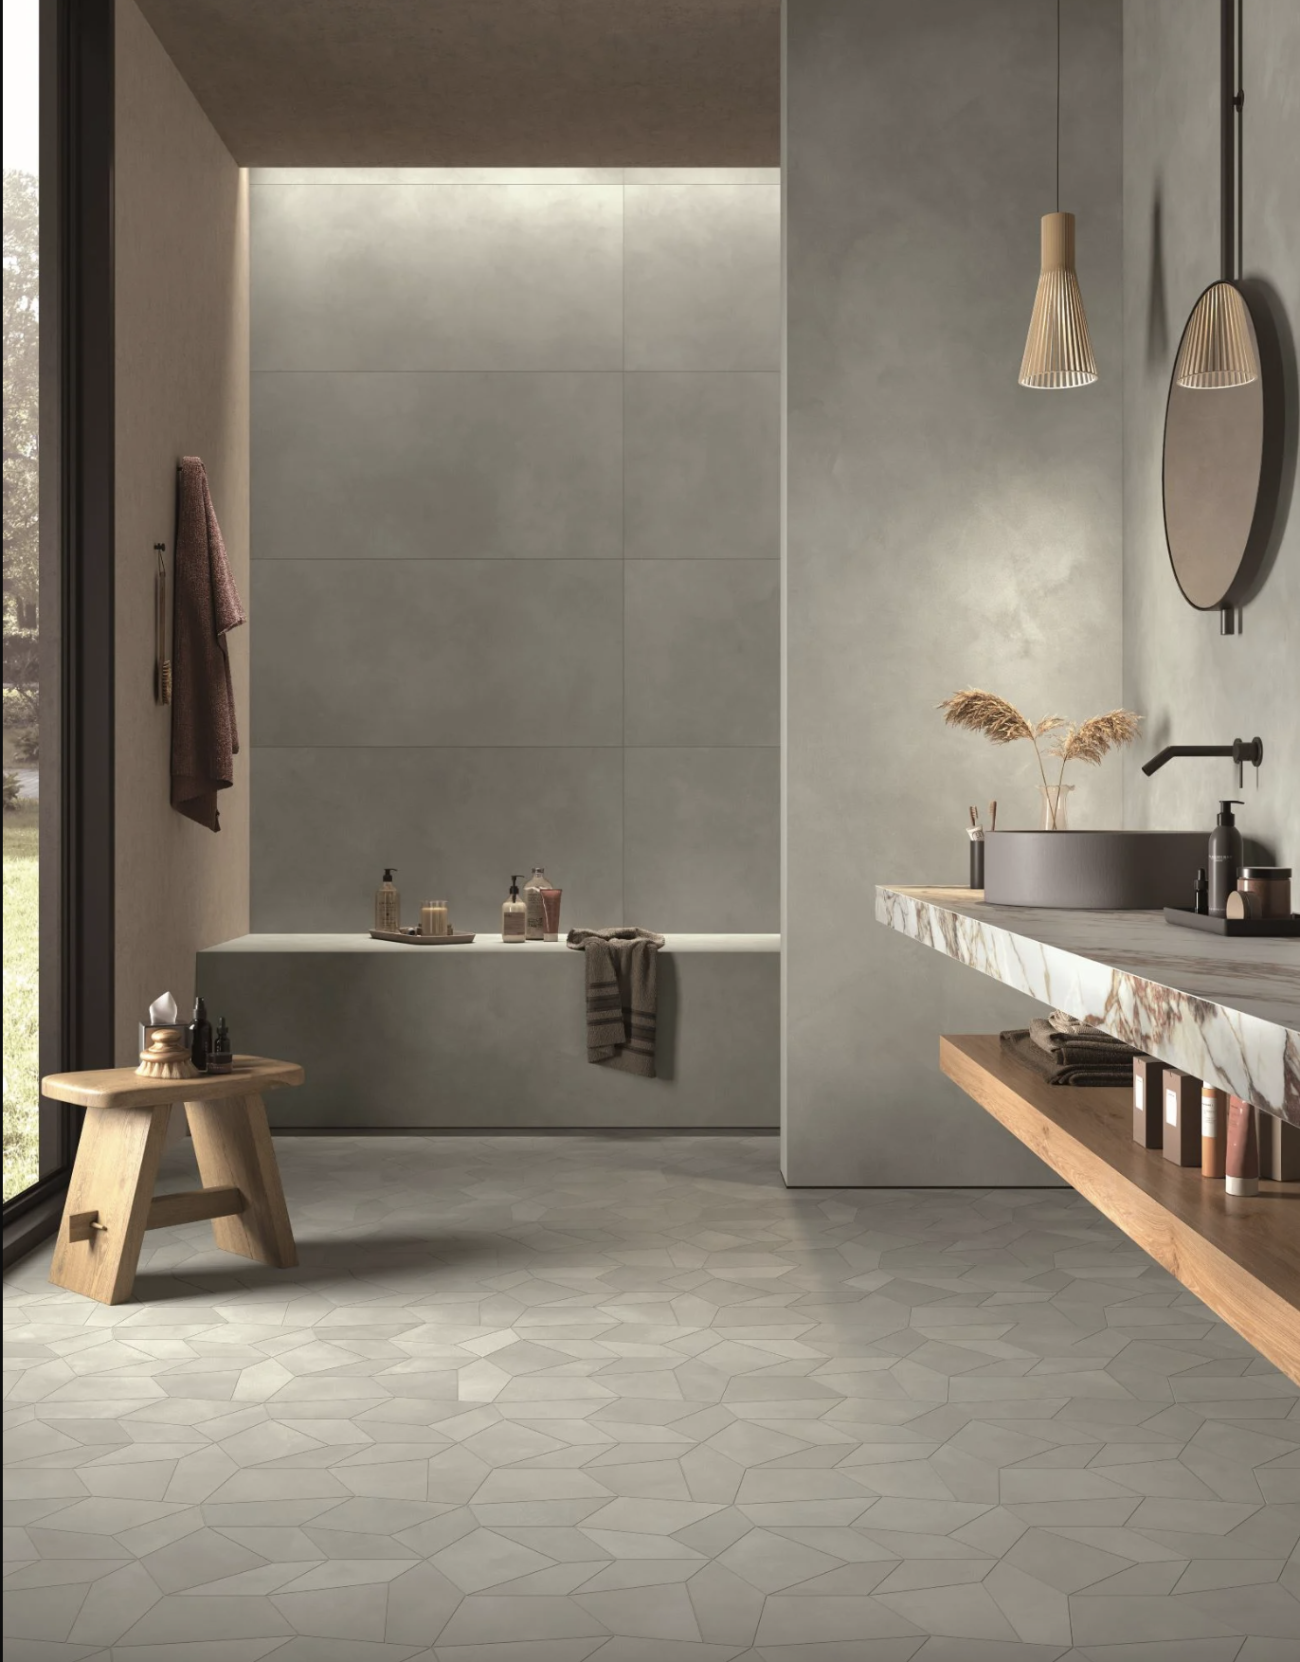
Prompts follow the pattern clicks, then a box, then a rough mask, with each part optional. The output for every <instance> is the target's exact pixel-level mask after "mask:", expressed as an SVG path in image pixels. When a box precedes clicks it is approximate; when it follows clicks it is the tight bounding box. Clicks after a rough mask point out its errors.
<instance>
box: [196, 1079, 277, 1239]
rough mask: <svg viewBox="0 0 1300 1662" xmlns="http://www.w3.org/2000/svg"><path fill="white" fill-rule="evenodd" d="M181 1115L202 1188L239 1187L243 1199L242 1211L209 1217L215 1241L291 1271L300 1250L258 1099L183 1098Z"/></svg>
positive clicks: (251, 1097)
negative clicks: (190, 1100) (192, 1100)
mask: <svg viewBox="0 0 1300 1662" xmlns="http://www.w3.org/2000/svg"><path fill="white" fill-rule="evenodd" d="M185 1116H186V1118H187V1119H188V1120H189V1122H190V1135H191V1137H193V1139H194V1156H195V1159H196V1160H197V1161H198V1164H199V1176H200V1177H201V1178H202V1179H203V1187H204V1188H205V1189H224V1188H235V1189H240V1190H242V1191H243V1194H244V1197H245V1202H246V1204H245V1206H244V1210H243V1211H242V1212H239V1213H237V1214H236V1215H235V1216H233V1217H228V1218H213V1220H212V1234H213V1238H214V1240H215V1241H216V1243H217V1245H218V1246H219V1247H220V1248H221V1249H222V1251H223V1252H237V1253H239V1254H240V1256H241V1257H244V1258H255V1259H256V1260H257V1262H258V1263H259V1264H271V1265H274V1267H275V1268H276V1269H281V1270H287V1269H291V1268H292V1267H293V1266H294V1265H295V1264H296V1263H297V1262H298V1252H297V1248H296V1247H295V1246H294V1242H293V1229H292V1227H291V1226H290V1223H289V1212H288V1208H287V1207H286V1206H285V1204H284V1190H283V1188H282V1187H281V1186H280V1168H279V1166H278V1165H277V1164H276V1161H275V1149H274V1147H273V1145H272V1143H271V1133H270V1130H269V1128H268V1126H267V1123H266V1109H265V1108H264V1107H263V1106H262V1099H261V1097H260V1096H245V1097H235V1098H233V1099H232V1098H230V1097H226V1098H225V1099H224V1100H222V1101H219V1102H187V1103H186V1104H185Z"/></svg>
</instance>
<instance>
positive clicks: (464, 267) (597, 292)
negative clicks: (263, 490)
mask: <svg viewBox="0 0 1300 1662" xmlns="http://www.w3.org/2000/svg"><path fill="white" fill-rule="evenodd" d="M252 197H253V203H252V225H253V239H254V258H255V260H256V261H257V282H256V284H255V286H254V292H253V323H252V337H253V368H254V369H617V368H619V367H621V364H622V338H621V326H622V212H621V209H622V191H621V188H620V187H619V186H617V185H420V186H411V185H258V186H256V187H255V188H254V190H253V191H252ZM773 316H775V314H773Z"/></svg>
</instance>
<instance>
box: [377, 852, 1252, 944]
mask: <svg viewBox="0 0 1300 1662" xmlns="http://www.w3.org/2000/svg"><path fill="white" fill-rule="evenodd" d="M394 869H395V868H394V867H393V866H385V867H384V880H383V882H382V883H381V884H380V885H379V887H378V888H377V889H376V890H375V928H376V930H377V931H378V932H379V933H380V934H382V935H396V934H397V933H398V931H399V930H400V929H401V927H402V897H401V895H400V894H398V892H397V885H396V883H394V882H393V871H394ZM1233 881H1234V882H1235V881H1236V879H1235V878H1234V879H1233Z"/></svg>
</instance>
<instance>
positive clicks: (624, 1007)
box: [568, 928, 664, 1079]
mask: <svg viewBox="0 0 1300 1662" xmlns="http://www.w3.org/2000/svg"><path fill="white" fill-rule="evenodd" d="M568 944H569V945H570V946H571V947H572V948H573V949H574V950H575V951H576V952H582V953H585V954H586V958H587V1060H588V1061H589V1062H599V1063H601V1064H603V1065H604V1066H605V1067H610V1068H618V1069H619V1070H620V1072H622V1073H636V1074H640V1075H641V1077H642V1078H643V1079H653V1078H654V1077H655V1031H656V1027H657V1024H658V1016H659V992H658V979H659V977H658V971H659V965H658V957H659V948H660V947H661V946H662V945H663V944H664V938H663V936H662V935H655V934H652V933H651V932H650V930H648V929H633V928H627V929H570V931H569V935H568Z"/></svg>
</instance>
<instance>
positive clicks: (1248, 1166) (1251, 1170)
mask: <svg viewBox="0 0 1300 1662" xmlns="http://www.w3.org/2000/svg"><path fill="white" fill-rule="evenodd" d="M1224 1187H1225V1188H1226V1189H1227V1191H1228V1193H1229V1194H1230V1195H1257V1194H1258V1193H1259V1130H1258V1127H1257V1126H1256V1124H1255V1109H1254V1107H1253V1105H1252V1104H1251V1103H1249V1102H1243V1101H1242V1100H1241V1098H1240V1097H1239V1096H1233V1097H1229V1098H1228V1171H1227V1176H1226V1177H1225V1178H1224Z"/></svg>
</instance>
